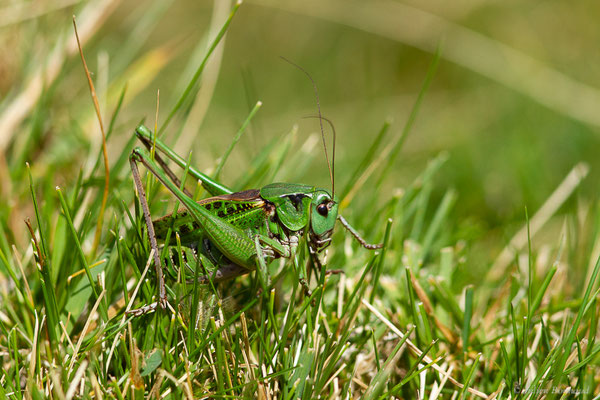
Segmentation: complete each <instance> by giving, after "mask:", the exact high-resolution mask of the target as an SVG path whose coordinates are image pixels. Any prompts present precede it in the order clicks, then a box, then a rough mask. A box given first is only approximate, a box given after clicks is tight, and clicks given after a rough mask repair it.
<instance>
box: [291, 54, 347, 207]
mask: <svg viewBox="0 0 600 400" xmlns="http://www.w3.org/2000/svg"><path fill="white" fill-rule="evenodd" d="M279 57H280V58H281V59H282V60H283V61H286V62H288V63H289V64H291V65H293V66H294V67H296V68H298V69H299V70H300V71H302V72H304V74H305V75H306V76H307V77H308V79H310V81H311V82H312V85H313V89H314V91H315V98H316V99H317V110H318V112H319V116H318V118H319V126H320V127H321V138H322V139H323V149H325V160H327V168H329V178H330V179H331V197H333V196H334V194H335V179H334V175H333V169H334V166H332V165H333V164H332V163H331V162H330V161H329V154H328V153H327V143H326V142H325V130H324V129H323V120H324V119H325V120H326V121H328V122H329V124H330V125H331V128H332V130H333V155H332V160H333V161H335V129H334V128H333V124H332V123H331V121H329V120H328V119H327V118H323V115H322V114H321V103H320V102H319V90H318V89H317V84H316V83H315V81H314V79H313V78H312V77H311V76H310V74H309V73H308V72H307V71H306V70H305V69H304V68H302V67H301V66H299V65H298V64H296V63H294V62H293V61H290V60H288V59H287V58H285V57H283V56H279Z"/></svg>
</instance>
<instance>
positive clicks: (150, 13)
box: [0, 0, 600, 261]
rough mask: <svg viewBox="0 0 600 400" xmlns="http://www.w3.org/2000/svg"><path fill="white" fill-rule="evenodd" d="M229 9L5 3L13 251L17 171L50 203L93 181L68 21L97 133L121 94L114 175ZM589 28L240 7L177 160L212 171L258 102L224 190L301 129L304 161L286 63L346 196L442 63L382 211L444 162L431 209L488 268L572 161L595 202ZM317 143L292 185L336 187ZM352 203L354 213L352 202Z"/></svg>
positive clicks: (434, 11)
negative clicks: (330, 126) (328, 146)
mask: <svg viewBox="0 0 600 400" xmlns="http://www.w3.org/2000/svg"><path fill="white" fill-rule="evenodd" d="M232 5H233V3H232V2H229V1H221V0H219V1H215V2H210V1H163V0H159V1H126V2H125V1H121V2H119V1H94V2H77V1H5V2H3V3H2V4H1V5H0V51H1V52H2V54H3V57H2V61H1V62H0V156H1V155H3V157H0V171H1V173H0V188H1V194H2V197H3V198H4V199H5V201H6V203H5V204H7V205H8V206H7V207H3V208H4V210H2V211H0V212H2V213H3V217H4V218H6V219H5V220H7V221H9V222H8V225H9V226H8V227H6V228H7V229H8V230H9V231H11V232H13V234H14V236H15V237H14V240H15V241H16V242H18V243H26V236H25V231H24V226H23V224H22V222H21V221H22V220H23V218H24V217H25V216H28V215H31V203H30V201H29V200H28V196H29V192H28V187H27V185H26V184H25V182H26V171H25V169H24V162H25V161H28V162H30V163H31V164H32V170H33V173H34V179H36V180H37V181H38V182H41V186H44V187H46V188H47V189H48V190H51V189H53V188H54V186H55V185H66V186H68V185H70V184H72V183H70V182H73V181H74V180H75V179H76V177H77V174H78V172H79V170H80V169H81V168H83V169H86V168H88V169H89V168H91V165H93V163H92V164H91V165H90V161H89V159H90V158H91V159H94V160H95V156H94V157H89V154H94V155H95V154H97V152H98V149H99V146H100V138H101V136H100V131H99V129H98V125H97V122H96V119H95V115H94V111H93V105H92V102H91V100H90V97H89V93H88V87H87V82H86V79H85V75H84V72H83V69H82V66H81V61H80V59H79V56H78V55H77V53H76V52H75V51H74V50H75V48H74V47H73V46H72V44H71V45H69V43H71V41H72V39H73V28H72V21H71V19H72V15H73V14H74V15H75V16H76V17H77V22H78V27H79V30H80V34H81V35H82V39H83V41H84V43H83V46H84V51H85V55H86V59H87V62H88V65H89V68H90V70H91V71H92V73H93V78H94V80H95V84H96V89H97V92H98V95H99V98H100V102H101V104H100V106H101V109H102V112H103V114H104V121H105V125H108V122H109V120H110V117H111V115H112V113H113V111H114V109H115V107H116V104H117V100H118V96H119V94H120V93H121V91H122V89H123V87H124V85H125V84H126V83H127V84H128V86H127V92H126V94H125V97H124V103H123V108H122V110H121V112H120V114H119V116H118V118H117V120H116V124H115V128H114V133H113V134H112V136H111V138H110V139H109V142H108V145H109V159H110V160H111V161H112V162H114V161H115V160H116V159H117V158H118V156H119V155H120V154H121V153H122V152H123V151H128V150H126V149H125V146H126V144H127V143H128V141H129V140H130V138H131V134H132V131H133V128H134V127H135V125H136V124H137V123H138V122H139V121H141V120H142V119H144V118H145V119H146V121H147V123H148V124H149V125H150V126H151V125H153V121H154V119H155V110H156V103H157V91H158V90H160V112H159V124H160V121H164V120H165V118H166V116H167V115H168V113H169V111H170V110H171V108H172V107H173V105H174V104H175V102H176V100H177V99H178V98H179V96H180V95H181V93H182V91H183V88H184V87H185V84H186V83H187V82H188V81H189V79H190V77H191V76H192V75H193V71H194V68H195V67H196V66H197V65H198V63H199V61H200V60H201V57H202V56H203V55H204V54H205V52H206V47H207V43H209V38H210V37H213V36H214V34H215V32H216V31H217V30H218V29H219V28H220V27H221V26H222V24H223V21H224V20H225V19H226V17H227V15H228V13H229V11H230V9H231V7H232ZM598 15H600V4H599V3H598V2H597V1H592V0H588V1H579V2H568V1H564V0H561V1H543V2H531V1H508V2H506V1H505V2H497V1H475V2H473V1H453V2H445V1H438V0H432V1H404V2H400V1H369V2H365V1H324V2H320V1H302V2H299V1H297V2H292V1H274V0H273V1H271V0H257V1H246V2H244V4H242V6H241V8H240V11H239V12H238V13H237V15H236V16H235V17H234V19H233V22H232V24H231V26H230V29H229V31H228V33H227V36H226V39H225V41H224V46H223V47H221V48H220V50H218V51H217V52H216V53H215V54H214V56H213V58H212V59H211V63H210V64H209V66H208V68H207V70H206V72H205V74H204V75H203V78H202V87H201V89H200V92H199V94H198V100H197V101H196V104H195V106H194V107H196V108H195V109H193V111H192V115H193V117H192V118H190V120H191V121H192V122H190V121H188V123H187V124H186V126H181V124H179V125H178V124H177V123H176V124H172V125H171V126H170V128H169V134H168V136H167V139H166V141H167V142H170V143H173V142H175V140H176V141H177V144H176V145H175V146H174V147H175V148H176V149H177V150H178V151H179V152H180V153H182V154H186V153H187V152H188V151H190V150H192V151H193V154H194V157H193V159H194V164H195V165H197V166H198V167H199V168H201V169H204V170H210V169H211V168H214V166H215V162H216V157H217V156H218V155H221V154H222V153H223V151H224V150H225V148H226V147H227V145H228V144H229V143H230V141H231V139H232V137H233V135H234V134H235V132H236V131H237V129H238V128H239V126H240V125H241V123H242V122H243V120H244V119H245V118H246V116H247V114H248V112H249V111H250V109H251V108H252V107H253V106H254V104H255V103H256V101H258V100H260V101H262V102H263V107H262V109H261V110H260V112H259V113H258V115H257V116H256V117H255V119H254V120H253V122H252V125H251V127H250V129H249V130H248V132H246V133H245V134H244V136H243V137H242V139H241V142H240V144H239V145H238V146H237V147H236V149H235V150H234V153H233V154H232V157H231V158H230V161H229V162H228V164H227V166H226V168H225V171H224V173H223V175H222V180H223V181H224V182H227V183H231V182H235V180H236V177H238V176H240V175H241V172H240V171H241V169H243V168H246V167H247V166H248V165H249V164H250V162H251V160H252V159H253V157H255V156H256V154H257V153H258V151H259V150H260V149H261V148H262V147H263V146H265V145H266V144H267V143H269V142H270V141H272V140H274V139H276V138H278V137H281V136H282V135H283V134H285V133H287V132H289V131H290V129H292V126H294V124H298V125H299V132H298V137H297V141H296V144H295V145H296V146H297V147H298V148H300V146H302V145H303V143H305V141H306V140H307V138H308V137H309V135H310V134H312V133H315V132H317V131H318V124H317V123H316V121H315V120H306V119H303V117H304V116H307V115H314V114H316V104H315V103H316V102H315V95H314V92H313V89H312V87H311V84H310V82H309V81H308V80H307V79H306V77H305V76H304V75H303V74H302V73H301V72H300V71H298V70H297V69H296V68H294V67H293V66H291V65H290V64H288V63H286V62H284V61H283V60H281V59H280V56H284V57H286V58H288V59H290V60H293V61H294V62H295V63H297V64H299V65H301V66H302V67H303V68H305V69H306V70H307V71H309V72H310V74H311V75H312V77H313V79H314V80H315V81H316V83H317V85H318V88H319V96H320V101H321V107H322V112H323V114H324V115H325V116H327V117H329V118H330V119H331V120H332V121H333V122H334V124H335V127H336V130H337V133H338V137H337V154H336V157H337V164H336V165H337V167H338V172H339V173H338V176H339V177H341V178H340V181H339V182H338V186H339V187H343V186H345V185H346V183H347V182H345V181H344V180H343V178H344V176H345V177H347V176H348V174H344V173H343V172H340V171H342V170H343V169H345V168H348V169H352V168H351V167H352V166H353V165H354V164H355V163H356V162H358V160H360V158H361V156H362V154H363V153H364V152H365V150H366V148H367V146H368V145H369V144H370V143H371V142H372V141H373V140H374V138H375V136H376V134H377V132H378V131H379V130H380V128H381V126H382V125H383V123H384V122H385V121H386V120H391V121H393V124H392V126H391V128H390V131H389V132H388V136H387V138H386V141H388V142H393V141H394V140H395V138H397V137H398V136H399V135H400V134H401V132H402V129H403V127H404V124H405V123H406V121H407V119H408V116H409V113H410V111H411V108H412V106H413V104H414V103H415V101H416V99H417V96H418V94H419V91H420V89H421V86H422V83H423V80H424V79H425V76H426V73H427V70H428V68H429V67H430V65H431V64H432V62H433V60H434V53H435V51H436V49H437V48H439V49H440V50H439V51H440V54H441V58H440V63H439V65H438V68H437V72H436V74H435V76H434V79H433V81H432V84H431V87H430V88H429V90H428V92H427V93H426V95H425V97H424V100H423V103H422V106H421V108H420V109H419V111H418V115H417V118H416V121H415V124H414V126H413V127H412V129H411V130H410V132H409V135H408V137H407V139H406V142H405V145H404V147H403V149H402V152H401V154H400V155H399V157H398V158H397V160H396V161H395V167H394V171H393V173H392V174H391V176H392V177H393V179H387V180H386V181H385V183H384V185H385V186H384V187H385V188H386V190H387V191H388V192H389V194H390V197H391V196H392V194H393V193H394V191H395V190H396V189H397V188H402V187H403V186H404V185H406V184H407V183H408V182H411V181H412V180H413V179H414V178H415V177H416V176H417V175H418V174H419V173H420V171H422V170H423V169H424V167H425V166H426V165H427V163H428V161H429V160H431V159H433V158H434V157H436V156H437V155H439V154H440V152H447V153H448V155H449V158H448V160H447V162H446V163H445V164H444V166H443V168H442V170H441V172H440V173H439V174H438V176H437V182H438V183H439V184H438V185H436V187H435V188H434V196H433V198H432V202H435V203H437V202H439V199H440V198H441V197H442V196H443V194H444V193H445V192H446V191H447V190H448V189H449V188H454V189H455V190H456V193H457V195H458V200H457V203H456V205H455V212H453V213H452V214H451V219H450V222H449V223H452V224H456V225H457V226H458V229H456V230H452V231H453V232H458V235H459V236H460V237H458V238H455V239H466V240H467V241H468V242H469V243H474V244H475V246H474V250H473V252H474V254H475V255H476V254H477V253H480V254H482V256H483V255H485V256H483V257H482V258H483V259H485V260H488V261H489V258H490V255H492V257H493V255H495V254H497V253H498V252H499V251H500V249H501V248H502V247H503V246H504V245H505V244H506V242H507V241H508V239H509V238H510V237H511V236H512V234H513V233H514V232H515V231H516V230H517V228H518V227H520V226H521V225H522V224H523V221H524V216H525V207H527V209H528V210H529V212H530V214H531V213H533V212H535V211H536V210H537V209H538V208H539V207H540V206H541V204H542V203H543V202H544V201H545V200H546V199H547V198H548V196H549V195H550V194H551V193H552V191H553V190H554V189H555V188H556V187H557V186H558V185H559V183H560V182H561V181H562V180H563V179H564V177H565V176H566V175H567V174H568V172H569V171H570V170H571V169H572V168H573V167H574V166H575V165H576V164H577V163H579V162H581V161H584V162H586V163H588V164H589V166H590V174H589V176H588V177H587V178H586V180H585V181H584V182H583V184H582V185H581V187H580V189H579V190H581V191H582V192H583V193H584V194H585V195H584V196H583V197H584V198H586V199H592V201H595V200H594V199H596V198H597V194H598V190H597V188H596V186H597V185H596V182H597V180H598V170H599V168H600V158H599V157H597V155H596V154H597V152H598V149H599V148H600V147H599V145H600V143H599V139H598V133H599V126H600V91H599V90H598V87H599V86H600V59H599V58H600V53H598V51H597V46H598V39H599V38H600V25H599V24H598V23H597V20H598V19H597V17H598ZM65 44H66V47H64V46H65ZM69 46H71V47H69ZM52 71H54V72H55V73H52ZM36 79H37V83H35V82H36ZM32 82H33V83H32ZM36 84H37V85H39V86H36ZM36 88H38V89H39V88H43V89H42V90H37V91H36V90H35V89H36ZM180 130H181V134H180ZM313 143H314V147H313V150H312V152H313V153H314V157H313V159H312V161H311V169H310V172H309V173H308V174H307V175H306V176H299V177H298V179H299V180H300V181H302V182H306V183H315V184H318V185H321V186H324V187H328V186H329V177H328V174H327V171H326V165H325V161H324V157H323V151H322V148H321V147H320V145H319V143H318V142H315V141H313ZM287 167H288V168H293V166H287ZM264 183H265V184H266V183H269V182H264ZM237 189H241V188H237ZM363 190H369V185H368V184H366V185H365V186H364V187H363ZM388 200H389V198H381V199H380V201H381V202H382V203H384V202H386V201H388ZM356 201H357V202H359V204H360V194H359V195H357V196H356ZM364 206H365V205H364V204H362V205H361V207H364ZM570 206H572V205H569V203H567V205H566V206H564V207H570ZM360 209H363V208H360ZM4 218H3V219H4ZM551 226H552V225H551ZM558 228H559V227H557V229H558ZM550 236H552V235H550ZM552 242H556V235H554V237H553V239H552ZM475 260H477V258H475Z"/></svg>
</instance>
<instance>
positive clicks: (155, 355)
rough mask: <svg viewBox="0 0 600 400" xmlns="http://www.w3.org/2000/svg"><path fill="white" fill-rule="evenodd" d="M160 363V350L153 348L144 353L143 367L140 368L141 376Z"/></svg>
mask: <svg viewBox="0 0 600 400" xmlns="http://www.w3.org/2000/svg"><path fill="white" fill-rule="evenodd" d="M161 363H162V351H161V350H159V349H154V350H152V351H151V352H150V353H148V354H147V355H146V358H145V359H144V367H143V368H142V372H141V373H140V375H141V376H148V375H150V374H151V373H152V372H154V370H156V368H158V366H159V365H160V364H161Z"/></svg>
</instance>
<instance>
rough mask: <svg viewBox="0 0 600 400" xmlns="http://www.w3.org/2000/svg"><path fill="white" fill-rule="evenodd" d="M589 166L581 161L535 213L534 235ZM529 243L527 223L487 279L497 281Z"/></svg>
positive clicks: (532, 222)
mask: <svg viewBox="0 0 600 400" xmlns="http://www.w3.org/2000/svg"><path fill="white" fill-rule="evenodd" d="M588 171H589V167H588V166H587V164H585V163H579V164H577V165H576V166H575V167H573V169H572V170H571V171H570V172H569V174H568V175H567V176H566V177H565V179H564V180H563V181H562V182H561V183H560V185H558V187H557V188H556V190H555V191H554V192H553V193H552V194H551V195H550V197H548V200H546V202H545V203H544V204H543V205H542V207H540V209H539V210H538V212H536V213H535V215H534V216H533V218H531V222H530V234H531V236H532V237H533V236H534V235H535V234H536V233H537V232H538V231H539V230H540V229H541V228H542V226H544V224H545V223H546V222H548V220H549V219H550V217H552V216H553V215H554V213H555V212H556V211H557V210H558V209H559V208H560V206H561V205H562V204H563V203H564V202H565V201H566V200H567V199H568V198H569V196H571V194H572V193H573V191H574V190H575V189H576V188H577V186H579V184H580V183H581V181H582V180H583V179H584V178H585V177H586V176H587V174H588ZM525 245H527V224H525V225H524V226H523V227H522V228H521V229H520V230H519V231H518V232H517V233H516V234H515V235H514V236H513V238H512V239H511V240H510V242H509V243H508V245H506V247H505V248H504V249H503V250H502V252H501V253H500V254H499V255H498V257H497V258H496V261H494V264H493V265H492V267H491V268H490V270H489V272H488V274H487V277H486V280H490V281H496V280H498V279H500V278H501V277H502V276H504V274H505V270H506V268H507V267H508V265H509V264H510V262H511V261H512V260H513V259H514V256H515V254H516V253H517V252H518V251H520V250H521V249H523V248H524V247H525Z"/></svg>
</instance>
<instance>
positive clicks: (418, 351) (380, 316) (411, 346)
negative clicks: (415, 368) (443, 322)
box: [362, 299, 488, 399]
mask: <svg viewBox="0 0 600 400" xmlns="http://www.w3.org/2000/svg"><path fill="white" fill-rule="evenodd" d="M362 303H363V305H364V306H365V307H367V308H368V309H369V311H371V312H372V313H373V314H374V315H375V316H376V317H377V318H378V319H379V320H380V321H381V322H383V323H384V324H385V325H386V326H387V327H388V328H390V330H391V331H392V332H394V333H395V334H396V335H398V336H400V337H401V338H403V337H404V334H403V333H402V332H401V331H400V329H398V328H397V327H396V325H394V324H393V323H392V322H391V321H390V320H389V319H387V318H386V317H385V316H384V315H383V314H382V313H380V312H379V310H377V309H376V308H375V307H374V306H373V305H371V304H370V303H369V302H368V301H366V300H365V299H362ZM406 345H407V346H408V348H409V349H410V351H411V352H412V353H413V354H415V355H416V356H417V357H420V356H421V355H422V354H423V352H422V351H421V349H419V348H418V347H417V346H416V345H415V344H414V343H413V342H412V341H411V340H410V339H408V338H407V339H406ZM423 361H424V362H426V363H428V364H429V363H432V362H433V360H432V359H431V357H429V356H425V357H423ZM431 367H432V368H433V369H435V370H436V371H438V372H439V373H441V374H443V375H446V374H447V373H448V372H447V371H446V370H444V369H443V368H442V367H440V366H439V365H437V364H435V363H433V364H431ZM448 380H449V381H450V382H452V383H453V384H454V385H456V386H458V387H459V388H463V387H464V385H463V384H462V383H460V382H459V381H457V380H456V379H454V378H452V377H448ZM467 391H468V392H469V393H471V394H474V395H475V396H478V397H481V398H482V399H487V398H488V395H487V394H485V393H483V392H480V391H479V390H477V389H473V388H467Z"/></svg>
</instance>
